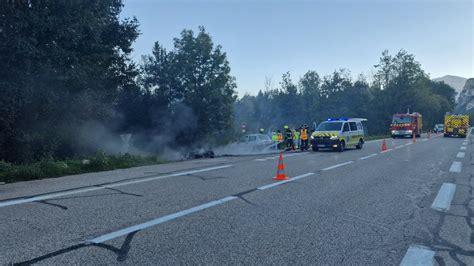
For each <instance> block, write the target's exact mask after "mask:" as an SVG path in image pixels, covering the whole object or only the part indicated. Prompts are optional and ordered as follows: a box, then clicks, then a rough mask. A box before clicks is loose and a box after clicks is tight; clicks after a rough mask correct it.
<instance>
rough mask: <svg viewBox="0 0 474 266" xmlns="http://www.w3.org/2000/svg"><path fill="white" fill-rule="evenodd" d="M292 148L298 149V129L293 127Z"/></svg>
mask: <svg viewBox="0 0 474 266" xmlns="http://www.w3.org/2000/svg"><path fill="white" fill-rule="evenodd" d="M292 131H293V150H295V149H299V147H300V132H301V131H300V130H299V129H298V128H297V129H293V130H292Z"/></svg>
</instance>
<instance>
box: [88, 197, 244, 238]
mask: <svg viewBox="0 0 474 266" xmlns="http://www.w3.org/2000/svg"><path fill="white" fill-rule="evenodd" d="M236 198H237V197H234V196H229V197H225V198H223V199H220V200H215V201H211V202H208V203H205V204H202V205H199V206H196V207H193V208H190V209H187V210H183V211H180V212H176V213H173V214H170V215H166V216H163V217H161V218H158V219H155V220H151V221H148V222H145V223H142V224H138V225H134V226H130V227H127V228H124V229H121V230H118V231H115V232H112V233H109V234H105V235H102V236H99V237H96V238H94V239H91V240H89V241H87V242H88V243H95V244H99V243H103V242H105V241H108V240H111V239H114V238H117V237H120V236H124V235H128V234H130V233H133V232H136V231H140V230H142V229H145V228H147V227H150V226H155V225H158V224H162V223H166V222H168V221H171V220H174V219H177V218H179V217H183V216H185V215H189V214H192V213H195V212H198V211H202V210H205V209H208V208H210V207H213V206H216V205H220V204H223V203H226V202H228V201H231V200H234V199H236Z"/></svg>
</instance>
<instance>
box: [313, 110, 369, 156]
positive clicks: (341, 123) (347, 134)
mask: <svg viewBox="0 0 474 266" xmlns="http://www.w3.org/2000/svg"><path fill="white" fill-rule="evenodd" d="M365 121H367V119H365V118H329V119H327V121H324V122H322V123H321V124H319V126H318V127H317V128H316V130H315V131H314V132H313V134H311V146H312V149H313V151H318V150H319V149H322V148H329V149H333V150H337V151H340V152H343V151H344V150H345V149H346V148H356V149H362V146H363V145H364V138H365V135H366V130H365V127H364V125H363V122H365Z"/></svg>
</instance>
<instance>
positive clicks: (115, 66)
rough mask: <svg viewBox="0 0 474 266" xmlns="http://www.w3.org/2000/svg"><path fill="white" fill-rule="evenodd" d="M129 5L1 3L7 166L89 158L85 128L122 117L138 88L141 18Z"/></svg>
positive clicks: (1, 126)
mask: <svg viewBox="0 0 474 266" xmlns="http://www.w3.org/2000/svg"><path fill="white" fill-rule="evenodd" d="M121 8H122V2H121V1H119V0H104V1H96V2H85V1H28V0H18V1H1V3H0V12H1V13H0V69H2V71H0V106H2V107H1V108H2V110H1V111H2V116H1V117H2V118H1V119H0V140H1V141H0V159H4V160H8V161H28V160H34V159H38V158H41V157H43V156H54V157H65V156H73V155H74V154H76V152H77V151H86V150H87V147H84V145H82V144H83V143H84V142H83V139H81V136H80V135H78V127H81V126H82V124H83V123H85V122H87V121H90V120H94V121H98V122H101V123H107V122H108V121H110V119H111V118H113V116H114V111H113V109H114V108H113V106H114V104H115V102H116V99H117V95H118V92H119V91H120V90H121V89H124V88H127V87H129V86H130V85H131V84H133V83H134V77H135V76H136V74H137V71H136V68H135V66H134V65H133V64H132V63H131V62H130V60H129V53H130V52H131V44H132V42H133V41H134V40H135V38H136V37H137V36H138V29H137V27H138V23H137V21H136V20H135V19H125V20H120V19H119V14H120V11H121Z"/></svg>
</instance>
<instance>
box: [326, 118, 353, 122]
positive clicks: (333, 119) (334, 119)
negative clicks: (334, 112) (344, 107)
mask: <svg viewBox="0 0 474 266" xmlns="http://www.w3.org/2000/svg"><path fill="white" fill-rule="evenodd" d="M347 120H349V118H328V119H327V121H347Z"/></svg>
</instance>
